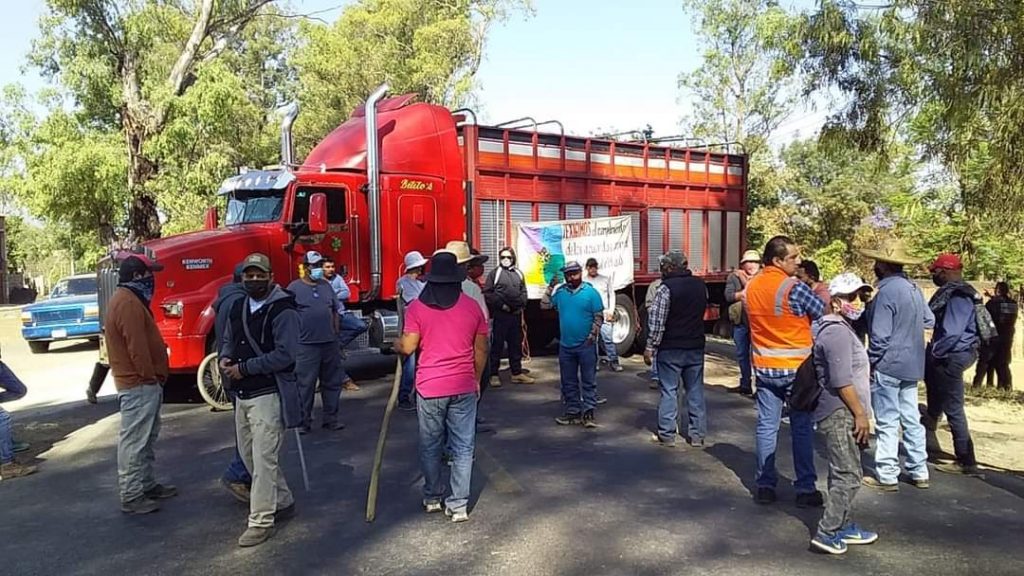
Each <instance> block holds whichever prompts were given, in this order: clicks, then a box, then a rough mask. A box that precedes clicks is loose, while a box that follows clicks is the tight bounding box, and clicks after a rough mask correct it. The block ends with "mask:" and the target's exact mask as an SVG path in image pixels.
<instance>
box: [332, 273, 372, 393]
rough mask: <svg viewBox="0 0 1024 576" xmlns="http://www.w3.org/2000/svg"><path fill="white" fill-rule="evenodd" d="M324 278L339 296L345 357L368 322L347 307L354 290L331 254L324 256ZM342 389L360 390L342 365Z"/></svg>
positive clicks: (339, 316)
mask: <svg viewBox="0 0 1024 576" xmlns="http://www.w3.org/2000/svg"><path fill="white" fill-rule="evenodd" d="M324 280H327V281H328V282H330V284H331V288H334V295H335V296H336V297H337V298H338V345H339V346H340V347H341V357H342V358H344V357H345V348H346V347H347V346H348V345H349V344H351V343H352V341H353V340H355V339H356V338H358V337H359V335H360V334H362V333H363V332H366V330H367V326H366V322H363V319H362V318H360V317H358V316H356V315H355V314H353V313H351V312H349V311H348V310H346V309H345V301H346V300H348V299H349V297H350V296H351V295H352V291H351V290H350V289H349V287H348V284H346V283H345V279H344V278H342V277H341V274H338V271H337V266H336V265H335V263H334V259H332V258H331V257H330V256H325V257H324ZM341 389H342V390H346V391H349V392H355V391H357V390H359V386H357V385H356V383H355V382H354V381H353V380H352V378H351V377H350V376H349V375H348V373H347V372H345V367H344V366H341Z"/></svg>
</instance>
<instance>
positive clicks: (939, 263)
mask: <svg viewBox="0 0 1024 576" xmlns="http://www.w3.org/2000/svg"><path fill="white" fill-rule="evenodd" d="M963 267H964V263H963V262H961V261H960V257H959V256H957V255H956V254H949V253H946V254H940V255H939V257H938V258H936V259H935V262H932V265H931V266H929V267H928V269H929V270H931V271H932V272H935V271H936V270H963Z"/></svg>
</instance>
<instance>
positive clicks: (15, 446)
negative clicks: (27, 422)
mask: <svg viewBox="0 0 1024 576" xmlns="http://www.w3.org/2000/svg"><path fill="white" fill-rule="evenodd" d="M31 447H32V445H31V444H29V443H28V442H13V443H12V444H11V449H12V450H14V453H15V454H17V453H19V452H25V451H27V450H28V449H29V448H31Z"/></svg>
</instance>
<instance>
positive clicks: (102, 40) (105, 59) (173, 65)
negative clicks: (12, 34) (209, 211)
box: [32, 0, 272, 240]
mask: <svg viewBox="0 0 1024 576" xmlns="http://www.w3.org/2000/svg"><path fill="white" fill-rule="evenodd" d="M271 1H272V0H220V1H218V2H215V1H214V0H194V1H192V0H165V1H162V2H134V1H128V0H120V1H119V0H47V13H46V15H45V16H44V17H43V19H42V21H41V27H42V30H41V32H42V35H41V37H40V38H39V39H38V40H37V42H36V44H35V47H34V52H33V56H32V60H33V62H34V63H35V64H36V65H37V66H39V67H41V68H42V69H43V70H44V71H45V72H46V73H47V74H48V75H49V76H51V77H52V78H54V79H56V80H58V81H59V83H60V85H61V87H62V88H63V89H65V90H66V91H67V92H68V93H70V95H71V96H72V98H73V99H74V102H75V104H76V105H77V107H78V112H79V114H80V115H81V118H82V122H81V124H82V126H80V128H82V129H84V130H98V131H100V132H103V133H105V135H106V136H109V135H110V134H111V133H118V132H119V133H120V137H121V139H122V146H123V148H124V149H125V151H126V155H125V156H126V160H127V170H126V185H127V186H126V188H127V193H128V200H129V202H128V214H127V216H128V218H127V219H128V225H127V232H128V234H129V236H130V237H131V238H132V239H138V240H144V239H149V238H155V237H157V236H159V234H160V228H161V223H160V219H159V214H158V203H157V193H158V186H156V185H155V184H154V181H155V180H157V178H158V177H159V175H160V172H161V170H162V169H163V160H164V158H163V155H162V153H164V152H165V151H166V149H165V148H162V147H161V145H160V143H159V140H160V139H161V137H162V136H165V132H166V131H167V130H168V128H169V127H171V128H172V129H173V128H174V125H175V122H176V121H177V120H179V119H180V118H181V116H179V113H180V112H181V108H182V107H183V106H185V107H187V106H188V105H189V102H188V100H187V98H188V97H189V96H190V95H191V94H190V93H191V92H194V91H195V89H196V87H197V86H199V87H202V88H204V89H205V88H206V87H208V84H209V83H212V82H217V81H218V80H219V79H220V78H221V75H223V74H224V73H225V72H226V70H225V66H226V65H225V63H224V58H223V55H224V54H225V53H226V52H228V51H232V52H241V51H242V49H243V45H242V44H243V42H244V40H245V35H244V31H245V29H246V28H247V27H248V26H249V25H250V24H251V23H252V22H253V21H254V20H255V19H256V18H257V17H259V16H262V15H266V14H268V13H269V8H268V5H269V4H270V3H271ZM261 64H262V63H261ZM215 67H220V68H219V69H217V68H215ZM235 87H236V88H239V87H238V86H235ZM221 114H223V111H221ZM115 131H116V132H115ZM199 132H200V134H201V131H199ZM179 140H180V138H179Z"/></svg>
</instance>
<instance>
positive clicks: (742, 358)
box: [732, 324, 752, 392]
mask: <svg viewBox="0 0 1024 576" xmlns="http://www.w3.org/2000/svg"><path fill="white" fill-rule="evenodd" d="M732 341H733V342H735V343H736V363H737V364H739V366H740V390H745V391H747V392H749V391H751V390H752V388H751V387H750V370H751V368H750V328H748V327H747V326H746V325H743V324H738V325H736V326H733V327H732Z"/></svg>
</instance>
